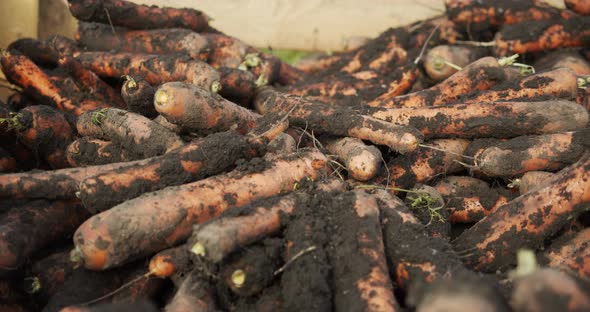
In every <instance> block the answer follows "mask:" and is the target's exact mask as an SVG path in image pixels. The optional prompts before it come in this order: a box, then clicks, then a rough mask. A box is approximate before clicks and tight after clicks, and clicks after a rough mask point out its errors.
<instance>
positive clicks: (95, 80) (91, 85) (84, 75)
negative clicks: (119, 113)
mask: <svg viewBox="0 0 590 312" xmlns="http://www.w3.org/2000/svg"><path fill="white" fill-rule="evenodd" d="M58 64H59V65H60V66H62V67H64V68H65V69H66V70H67V71H68V72H69V73H70V75H71V76H72V77H73V78H75V79H76V81H77V82H78V83H79V84H80V85H81V86H82V87H83V89H84V91H86V92H87V93H88V94H90V95H91V96H93V97H95V98H98V99H100V100H103V101H105V102H106V103H108V104H109V105H111V106H116V107H124V106H125V105H124V103H123V99H122V98H121V95H119V93H118V92H117V91H116V90H115V89H114V88H113V87H111V86H110V85H108V84H107V83H106V82H104V81H102V80H101V79H100V78H99V77H98V76H97V75H96V74H95V73H93V72H92V71H90V70H88V69H86V68H84V67H83V66H82V64H80V62H78V61H77V60H76V59H74V58H73V57H71V56H61V57H60V58H59V60H58Z"/></svg>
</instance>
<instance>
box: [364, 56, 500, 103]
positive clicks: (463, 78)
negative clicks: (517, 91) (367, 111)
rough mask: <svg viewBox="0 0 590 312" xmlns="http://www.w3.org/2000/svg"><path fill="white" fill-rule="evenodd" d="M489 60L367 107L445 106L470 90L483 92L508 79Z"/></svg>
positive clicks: (496, 61)
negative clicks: (418, 89)
mask: <svg viewBox="0 0 590 312" xmlns="http://www.w3.org/2000/svg"><path fill="white" fill-rule="evenodd" d="M500 63H501V62H499V61H498V59H496V58H493V57H484V58H481V59H479V60H477V61H475V62H473V63H471V64H469V65H467V66H465V67H464V68H463V69H461V70H460V71H458V72H456V73H455V74H453V75H451V76H450V77H449V78H447V79H445V80H443V81H442V82H440V83H438V84H436V85H434V86H432V87H431V88H429V89H425V90H422V91H418V92H414V93H410V94H406V95H401V96H392V95H391V94H385V95H382V96H380V97H378V98H376V99H375V100H373V101H371V102H369V103H367V105H369V106H372V107H379V108H391V107H423V106H433V105H445V104H447V103H449V102H451V101H454V100H456V99H458V98H459V97H461V96H462V95H464V94H466V93H469V92H470V91H473V90H480V91H483V90H487V89H489V88H490V87H492V86H493V85H495V84H497V83H499V82H501V81H504V80H507V79H508V78H509V76H511V74H510V72H509V69H505V68H503V67H502V66H501V64H500Z"/></svg>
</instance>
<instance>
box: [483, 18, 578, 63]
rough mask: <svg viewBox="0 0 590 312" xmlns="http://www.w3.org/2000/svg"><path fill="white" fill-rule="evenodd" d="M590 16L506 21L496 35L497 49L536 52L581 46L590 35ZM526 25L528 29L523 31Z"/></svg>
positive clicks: (522, 52)
mask: <svg viewBox="0 0 590 312" xmlns="http://www.w3.org/2000/svg"><path fill="white" fill-rule="evenodd" d="M589 26H590V17H587V16H575V17H572V18H569V19H549V20H540V21H527V22H522V23H518V24H514V25H505V26H504V27H502V28H501V29H500V31H499V32H498V33H496V36H495V38H494V42H495V45H496V46H495V53H496V54H497V55H507V54H510V53H518V54H524V53H532V52H541V51H547V50H553V49H558V48H568V47H581V46H583V45H584V43H585V42H587V41H588V40H589V38H590V30H589ZM523 29H526V30H527V31H524V32H523V31H522V30H523Z"/></svg>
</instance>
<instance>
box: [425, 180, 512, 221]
mask: <svg viewBox="0 0 590 312" xmlns="http://www.w3.org/2000/svg"><path fill="white" fill-rule="evenodd" d="M434 188H435V189H436V190H437V191H438V192H439V193H440V195H441V196H442V197H443V198H444V199H445V209H446V210H448V211H449V212H450V216H449V222H452V223H475V222H477V221H479V220H481V219H482V218H483V217H485V216H487V215H489V214H490V213H492V212H494V211H495V210H496V209H497V208H498V207H500V206H502V205H504V204H506V203H507V202H508V201H509V198H508V197H506V196H504V195H502V194H501V193H499V192H498V191H497V190H496V189H493V188H491V187H490V186H489V185H488V184H487V183H486V182H485V181H482V180H479V179H476V178H472V177H465V176H450V177H446V178H444V179H442V180H440V181H439V182H438V183H436V185H434Z"/></svg>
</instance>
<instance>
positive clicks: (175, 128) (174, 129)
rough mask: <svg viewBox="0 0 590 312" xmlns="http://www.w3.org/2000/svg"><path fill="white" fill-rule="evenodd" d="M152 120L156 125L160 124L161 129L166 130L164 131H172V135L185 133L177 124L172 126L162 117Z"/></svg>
mask: <svg viewBox="0 0 590 312" xmlns="http://www.w3.org/2000/svg"><path fill="white" fill-rule="evenodd" d="M152 107H153V106H152ZM155 110H156V108H155V107H154V111H155ZM156 113H157V112H156ZM152 120H153V121H155V122H157V123H158V124H160V125H161V126H162V127H164V128H166V129H168V130H170V131H172V132H174V133H177V134H186V131H185V130H184V129H182V127H180V126H179V125H177V124H173V123H171V122H169V121H168V120H167V119H166V118H164V116H162V115H158V116H157V117H156V118H154V119H152ZM195 136H196V135H195Z"/></svg>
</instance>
